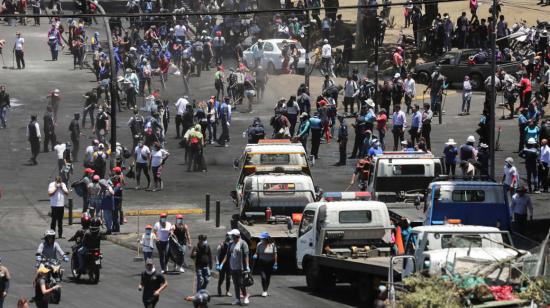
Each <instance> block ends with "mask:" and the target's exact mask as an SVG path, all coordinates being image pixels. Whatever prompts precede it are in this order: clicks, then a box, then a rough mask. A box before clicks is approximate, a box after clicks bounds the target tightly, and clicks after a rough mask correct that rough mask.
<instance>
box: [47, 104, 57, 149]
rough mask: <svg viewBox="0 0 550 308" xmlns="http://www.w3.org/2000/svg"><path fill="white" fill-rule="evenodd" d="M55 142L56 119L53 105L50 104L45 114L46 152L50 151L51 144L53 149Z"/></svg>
mask: <svg viewBox="0 0 550 308" xmlns="http://www.w3.org/2000/svg"><path fill="white" fill-rule="evenodd" d="M55 143H56V137H55V120H54V116H53V112H52V107H51V106H48V107H47V108H46V113H45V114H44V153H47V152H49V149H48V146H49V145H51V148H52V151H53V147H54V145H55Z"/></svg>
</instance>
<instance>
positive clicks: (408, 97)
mask: <svg viewBox="0 0 550 308" xmlns="http://www.w3.org/2000/svg"><path fill="white" fill-rule="evenodd" d="M403 89H404V90H405V105H407V114H409V111H410V110H411V109H412V107H411V103H412V100H413V98H414V97H415V96H416V82H415V81H414V79H413V78H412V75H411V73H407V78H406V79H405V81H404V82H403Z"/></svg>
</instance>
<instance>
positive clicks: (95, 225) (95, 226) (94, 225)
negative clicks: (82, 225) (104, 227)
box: [90, 217, 101, 233]
mask: <svg viewBox="0 0 550 308" xmlns="http://www.w3.org/2000/svg"><path fill="white" fill-rule="evenodd" d="M99 227H101V220H99V218H97V217H96V218H93V219H92V220H91V221H90V231H92V232H94V233H97V232H99Z"/></svg>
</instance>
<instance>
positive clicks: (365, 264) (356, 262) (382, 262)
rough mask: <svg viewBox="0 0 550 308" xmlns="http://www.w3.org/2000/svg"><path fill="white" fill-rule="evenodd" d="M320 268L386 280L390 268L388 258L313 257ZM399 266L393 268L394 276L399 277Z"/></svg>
mask: <svg viewBox="0 0 550 308" xmlns="http://www.w3.org/2000/svg"><path fill="white" fill-rule="evenodd" d="M315 258H316V259H317V261H318V262H319V265H320V266H326V267H330V268H332V269H340V270H347V271H353V272H357V273H364V274H370V275H375V276H377V277H383V278H388V271H389V268H390V260H391V258H390V257H369V258H337V257H331V256H327V255H321V256H316V257H315ZM401 268H402V267H401V266H400V264H397V265H396V266H394V275H395V276H396V277H400V275H401Z"/></svg>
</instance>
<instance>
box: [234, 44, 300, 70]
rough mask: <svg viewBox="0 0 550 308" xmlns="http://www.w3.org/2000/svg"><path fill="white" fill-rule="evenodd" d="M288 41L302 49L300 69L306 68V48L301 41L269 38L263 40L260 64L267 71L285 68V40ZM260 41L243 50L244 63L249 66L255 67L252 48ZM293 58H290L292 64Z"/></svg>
mask: <svg viewBox="0 0 550 308" xmlns="http://www.w3.org/2000/svg"><path fill="white" fill-rule="evenodd" d="M285 40H286V41H287V42H288V44H289V45H291V44H295V45H296V47H297V48H298V50H300V54H301V55H300V61H298V69H303V68H305V63H306V62H305V61H306V50H305V49H304V48H303V47H302V45H301V44H300V42H298V41H296V40H292V39H268V40H263V51H264V53H263V57H262V61H261V62H260V65H261V66H262V67H263V68H265V69H267V72H268V73H270V74H274V73H275V72H277V71H280V70H281V69H282V68H283V56H282V49H283V41H285ZM257 44H258V43H255V44H253V45H252V46H250V47H249V48H248V49H246V50H245V51H244V52H243V58H244V64H245V65H246V66H247V67H248V68H251V69H252V68H254V54H253V52H252V50H254V48H256V45H257ZM292 61H293V60H292V59H290V63H289V65H290V64H292Z"/></svg>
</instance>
